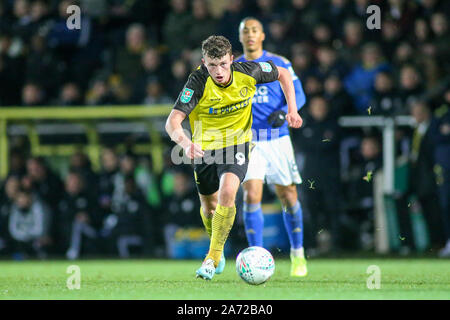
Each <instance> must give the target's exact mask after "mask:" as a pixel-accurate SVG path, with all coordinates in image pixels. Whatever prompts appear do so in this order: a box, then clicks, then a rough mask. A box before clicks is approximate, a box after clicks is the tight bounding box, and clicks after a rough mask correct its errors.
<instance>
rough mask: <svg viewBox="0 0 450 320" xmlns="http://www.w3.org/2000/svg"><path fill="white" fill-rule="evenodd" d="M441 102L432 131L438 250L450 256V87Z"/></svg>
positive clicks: (440, 253)
mask: <svg viewBox="0 0 450 320" xmlns="http://www.w3.org/2000/svg"><path fill="white" fill-rule="evenodd" d="M443 98H444V99H443V103H442V105H441V106H440V108H439V109H437V110H436V116H437V122H436V127H435V130H434V132H433V136H434V139H435V140H434V141H435V152H434V159H435V161H436V166H435V173H436V182H437V187H438V194H439V200H440V204H441V209H442V222H443V225H444V232H445V234H444V236H445V238H446V241H447V242H446V245H445V247H444V248H443V249H441V250H440V251H439V256H440V257H450V88H449V87H448V86H447V89H446V90H445V92H444V97H443Z"/></svg>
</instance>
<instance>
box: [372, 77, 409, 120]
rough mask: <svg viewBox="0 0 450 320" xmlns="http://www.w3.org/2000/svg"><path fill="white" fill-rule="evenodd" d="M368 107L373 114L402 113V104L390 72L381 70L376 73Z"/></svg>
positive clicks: (389, 114) (388, 114)
mask: <svg viewBox="0 0 450 320" xmlns="http://www.w3.org/2000/svg"><path fill="white" fill-rule="evenodd" d="M370 107H371V110H370V111H371V114H374V115H385V116H393V115H398V114H401V113H402V111H403V104H402V101H401V98H400V95H399V94H398V92H397V90H396V88H395V87H394V82H393V79H392V76H391V74H390V73H388V72H384V71H383V72H380V73H378V74H377V75H376V77H375V92H374V94H373V98H372V101H371V102H370Z"/></svg>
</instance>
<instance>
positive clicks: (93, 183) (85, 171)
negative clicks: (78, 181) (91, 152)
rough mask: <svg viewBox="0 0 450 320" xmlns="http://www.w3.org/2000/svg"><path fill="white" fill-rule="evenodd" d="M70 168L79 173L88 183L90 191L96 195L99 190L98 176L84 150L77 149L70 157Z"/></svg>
mask: <svg viewBox="0 0 450 320" xmlns="http://www.w3.org/2000/svg"><path fill="white" fill-rule="evenodd" d="M69 170H70V171H71V172H76V173H79V174H80V175H81V176H82V178H83V180H84V181H85V183H86V185H88V186H89V193H90V194H92V195H93V196H95V195H96V193H97V190H98V177H97V174H96V173H95V172H94V170H93V169H92V163H91V160H90V159H89V157H88V156H87V155H86V154H85V153H83V152H82V151H76V152H75V153H74V154H73V155H72V156H71V157H70V163H69Z"/></svg>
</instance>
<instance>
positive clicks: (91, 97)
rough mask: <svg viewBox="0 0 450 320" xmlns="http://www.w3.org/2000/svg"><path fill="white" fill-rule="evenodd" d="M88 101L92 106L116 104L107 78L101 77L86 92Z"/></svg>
mask: <svg viewBox="0 0 450 320" xmlns="http://www.w3.org/2000/svg"><path fill="white" fill-rule="evenodd" d="M86 103H87V104H88V105H91V106H103V105H114V104H116V103H117V101H116V100H115V97H114V95H113V93H112V91H111V88H110V87H109V85H108V82H107V80H105V79H103V78H101V77H99V78H97V79H94V81H93V84H92V85H91V87H90V89H89V90H88V91H87V93H86Z"/></svg>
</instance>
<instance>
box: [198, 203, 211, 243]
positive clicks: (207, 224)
mask: <svg viewBox="0 0 450 320" xmlns="http://www.w3.org/2000/svg"><path fill="white" fill-rule="evenodd" d="M200 217H202V221H203V225H204V226H205V229H206V232H207V233H208V235H209V237H210V238H211V234H212V219H213V216H212V215H211V216H210V217H207V216H206V215H205V213H204V212H203V208H202V207H200Z"/></svg>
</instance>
